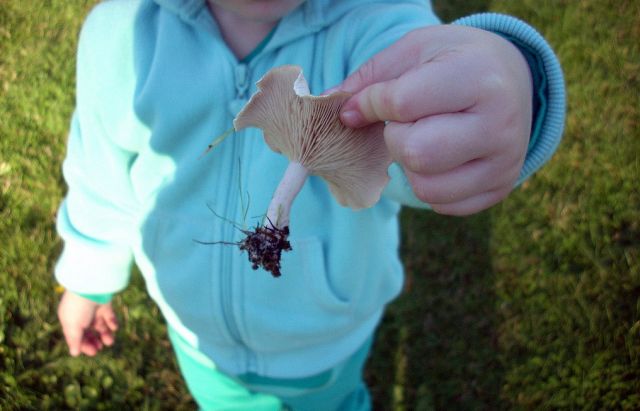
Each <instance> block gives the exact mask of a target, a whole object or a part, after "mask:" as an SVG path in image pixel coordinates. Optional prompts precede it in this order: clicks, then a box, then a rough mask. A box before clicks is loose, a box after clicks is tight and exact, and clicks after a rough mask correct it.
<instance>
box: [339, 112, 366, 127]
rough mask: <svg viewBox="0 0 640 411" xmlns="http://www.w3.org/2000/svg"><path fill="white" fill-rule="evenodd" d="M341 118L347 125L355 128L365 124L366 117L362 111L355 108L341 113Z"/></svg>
mask: <svg viewBox="0 0 640 411" xmlns="http://www.w3.org/2000/svg"><path fill="white" fill-rule="evenodd" d="M340 118H341V120H342V123H343V124H344V125H345V126H347V127H352V128H354V127H359V126H361V125H362V124H364V117H362V114H360V112H358V111H355V110H348V111H345V112H344V113H342V114H341V115H340Z"/></svg>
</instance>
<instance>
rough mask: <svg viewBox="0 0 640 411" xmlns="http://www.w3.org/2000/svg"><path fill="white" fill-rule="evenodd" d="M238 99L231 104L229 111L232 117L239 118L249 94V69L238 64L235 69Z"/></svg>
mask: <svg viewBox="0 0 640 411" xmlns="http://www.w3.org/2000/svg"><path fill="white" fill-rule="evenodd" d="M234 75H235V86H236V98H235V99H233V100H231V102H229V107H228V108H229V111H230V112H231V115H232V116H234V117H235V116H237V115H238V113H239V112H240V110H242V107H244V105H245V104H246V103H247V99H248V94H249V77H250V76H249V68H248V67H247V65H246V64H238V65H237V66H236V67H235V73H234Z"/></svg>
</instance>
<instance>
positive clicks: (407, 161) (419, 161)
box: [400, 142, 425, 172]
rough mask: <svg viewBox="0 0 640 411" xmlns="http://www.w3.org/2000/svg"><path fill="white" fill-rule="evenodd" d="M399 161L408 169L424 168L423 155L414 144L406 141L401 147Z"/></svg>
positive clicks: (419, 169)
mask: <svg viewBox="0 0 640 411" xmlns="http://www.w3.org/2000/svg"><path fill="white" fill-rule="evenodd" d="M400 162H401V163H402V164H403V165H404V166H405V168H407V169H408V170H410V171H413V172H419V171H422V170H423V169H424V164H425V155H424V153H423V152H422V150H419V149H418V148H417V147H416V146H415V145H414V144H411V143H409V142H407V143H405V144H403V145H402V147H401V150H400Z"/></svg>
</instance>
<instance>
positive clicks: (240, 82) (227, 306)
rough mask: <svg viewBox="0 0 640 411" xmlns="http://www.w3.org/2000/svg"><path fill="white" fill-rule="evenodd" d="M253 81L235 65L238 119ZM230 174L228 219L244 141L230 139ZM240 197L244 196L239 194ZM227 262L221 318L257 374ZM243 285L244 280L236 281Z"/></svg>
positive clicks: (229, 234) (229, 228) (229, 231)
mask: <svg viewBox="0 0 640 411" xmlns="http://www.w3.org/2000/svg"><path fill="white" fill-rule="evenodd" d="M250 80H251V71H250V69H249V66H248V64H245V63H242V62H240V63H236V65H235V67H234V85H235V98H234V99H233V100H232V101H231V102H230V103H229V106H228V109H229V111H230V112H231V114H232V115H233V116H234V117H235V116H236V115H237V114H238V113H239V112H240V110H241V109H242V107H243V106H244V105H245V103H246V102H247V100H248V98H249V87H250ZM229 140H230V143H231V158H232V161H231V164H232V166H231V170H230V175H231V177H230V184H228V186H227V208H226V209H227V212H228V213H229V215H236V216H237V215H238V214H239V213H238V211H237V208H238V200H237V196H238V193H237V190H238V187H237V186H236V184H235V181H237V179H238V174H239V170H237V167H236V158H237V157H239V156H240V155H241V154H242V148H243V142H242V139H236V138H231V139H229ZM240 195H242V194H241V193H240ZM234 234H235V227H234V226H233V225H232V224H228V225H226V227H225V229H224V230H223V235H224V236H223V238H229V239H231V238H233V236H234ZM224 261H225V262H226V264H225V266H226V268H227V269H226V270H225V269H223V270H222V272H221V290H220V291H221V293H222V295H221V302H222V314H223V316H224V321H225V324H226V325H227V330H228V332H229V334H230V336H231V339H232V340H233V342H234V343H235V344H236V345H237V347H238V348H239V350H240V352H241V353H242V354H243V355H242V356H240V357H241V358H240V359H238V361H239V362H240V361H244V366H245V368H246V369H247V370H248V371H255V368H256V359H255V354H253V352H252V351H251V350H249V348H248V347H247V345H246V343H245V341H244V339H243V338H242V335H241V333H240V330H239V327H238V324H237V321H236V319H235V314H234V310H233V308H234V294H233V291H234V275H233V274H234V273H233V270H232V269H231V267H232V265H233V255H232V254H231V253H229V254H227V257H226V258H224ZM236 281H241V280H236Z"/></svg>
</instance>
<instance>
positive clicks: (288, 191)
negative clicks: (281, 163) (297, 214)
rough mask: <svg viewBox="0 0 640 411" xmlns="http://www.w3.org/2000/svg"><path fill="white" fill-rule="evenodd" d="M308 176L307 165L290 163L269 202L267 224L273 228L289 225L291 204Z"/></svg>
mask: <svg viewBox="0 0 640 411" xmlns="http://www.w3.org/2000/svg"><path fill="white" fill-rule="evenodd" d="M308 176H309V170H307V168H306V167H305V166H303V165H302V164H300V163H298V162H295V161H292V162H290V163H289V165H288V166H287V169H286V170H285V172H284V176H282V180H280V184H278V187H277V188H276V191H275V192H274V193H273V198H272V199H271V203H269V209H268V210H267V217H266V222H265V225H271V226H273V228H284V227H287V226H288V225H289V213H290V212H291V204H292V203H293V200H294V198H296V196H297V195H298V193H299V192H300V190H301V189H302V186H303V185H304V182H305V181H306V180H307V177H308Z"/></svg>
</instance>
